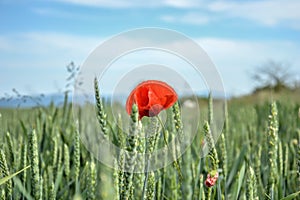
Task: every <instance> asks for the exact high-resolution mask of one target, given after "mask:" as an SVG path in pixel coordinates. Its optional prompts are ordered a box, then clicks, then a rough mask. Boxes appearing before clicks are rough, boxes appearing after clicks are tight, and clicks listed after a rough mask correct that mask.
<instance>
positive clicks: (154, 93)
mask: <svg viewBox="0 0 300 200" xmlns="http://www.w3.org/2000/svg"><path fill="white" fill-rule="evenodd" d="M176 101H177V94H176V92H175V91H174V89H173V88H172V87H171V86H169V85H168V84H167V83H165V82H162V81H157V80H148V81H144V82H142V83H140V84H139V85H138V86H136V88H135V89H134V90H133V91H132V92H131V93H130V95H129V96H128V99H127V102H126V111H127V113H128V114H130V113H131V109H132V105H133V104H134V103H135V104H137V106H138V109H139V118H140V119H141V118H142V117H144V116H147V117H153V116H156V115H158V114H159V113H160V111H162V110H164V109H168V108H169V107H171V106H172V105H173V104H174V103H175V102H176Z"/></svg>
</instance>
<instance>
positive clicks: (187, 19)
mask: <svg viewBox="0 0 300 200" xmlns="http://www.w3.org/2000/svg"><path fill="white" fill-rule="evenodd" d="M161 19H162V20H163V21H165V22H170V23H178V22H179V23H182V24H192V25H203V24H207V23H209V22H210V21H211V20H212V17H209V16H208V15H203V14H200V13H196V12H188V13H186V14H184V15H176V16H175V15H163V16H162V17H161Z"/></svg>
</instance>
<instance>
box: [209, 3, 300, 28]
mask: <svg viewBox="0 0 300 200" xmlns="http://www.w3.org/2000/svg"><path fill="white" fill-rule="evenodd" d="M208 8H209V10H211V11H212V12H216V13H221V14H223V15H226V16H231V17H238V18H244V19H249V20H253V21H256V22H259V23H262V24H264V25H268V26H275V25H278V24H280V23H282V24H285V23H286V25H289V26H290V25H292V24H290V23H294V22H295V21H297V22H298V23H300V12H299V10H300V1H298V0H288V1H287V0H264V1H246V2H237V1H215V2H213V3H211V4H209V6H208Z"/></svg>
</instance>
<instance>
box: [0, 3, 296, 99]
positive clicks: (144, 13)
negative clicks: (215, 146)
mask: <svg viewBox="0 0 300 200" xmlns="http://www.w3.org/2000/svg"><path fill="white" fill-rule="evenodd" d="M299 10H300V2H299V1H298V0H255V1H250V0H243V1H241V0H230V1H222V0H209V1H208V0H201V1H197V0H163V1H158V0H154V1H149V2H146V1H136V0H133V1H132V0H131V1H125V0H124V1H123V0H115V1H109V0H54V1H51V0H46V1H37V0H27V1H16V0H1V1H0V22H1V26H0V71H1V73H0V97H1V99H2V104H3V100H7V99H10V98H14V97H24V96H25V97H26V98H30V96H35V95H37V96H39V98H42V99H43V98H44V99H46V97H48V96H52V97H53V96H55V95H56V96H62V95H60V94H62V93H63V92H65V91H68V90H71V89H72V88H71V87H70V85H72V80H73V78H74V74H76V73H77V72H78V70H79V67H80V66H81V65H82V64H83V62H84V61H85V59H86V58H87V57H88V55H89V53H91V52H92V51H93V50H94V49H95V48H96V47H97V46H98V45H100V44H101V43H102V42H103V41H105V40H106V39H109V38H111V37H112V36H114V35H116V34H119V33H120V32H124V31H127V30H130V29H135V28H143V27H160V28H167V29H173V30H175V31H178V32H181V33H183V34H185V35H186V36H187V37H189V38H191V39H193V40H194V41H196V42H197V43H198V44H199V45H200V46H201V47H202V48H203V49H204V50H205V51H206V52H207V54H208V55H209V57H210V58H211V59H212V61H213V62H214V64H215V65H216V67H217V69H218V70H219V72H220V74H221V76H222V78H223V83H224V88H225V90H226V94H227V96H228V97H237V96H241V95H247V94H250V93H252V92H254V91H256V92H257V91H260V90H261V89H268V88H273V89H275V90H278V88H279V90H280V89H282V88H285V89H288V90H291V91H292V92H293V91H294V92H295V91H298V90H295V89H296V88H299V82H300V56H299V55H300V12H299Z"/></svg>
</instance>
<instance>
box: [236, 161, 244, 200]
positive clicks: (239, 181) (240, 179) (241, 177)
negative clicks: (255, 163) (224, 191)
mask: <svg viewBox="0 0 300 200" xmlns="http://www.w3.org/2000/svg"><path fill="white" fill-rule="evenodd" d="M245 171H246V165H245V162H244V163H243V166H242V168H241V171H240V172H239V179H238V186H237V190H236V193H235V198H234V199H238V197H239V194H240V191H241V188H242V185H243V180H244V176H245Z"/></svg>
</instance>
